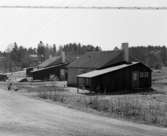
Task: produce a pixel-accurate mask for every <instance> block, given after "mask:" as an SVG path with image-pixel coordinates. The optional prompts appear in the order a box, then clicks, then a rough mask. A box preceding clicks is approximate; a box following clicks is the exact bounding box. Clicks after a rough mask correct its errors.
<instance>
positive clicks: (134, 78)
mask: <svg viewBox="0 0 167 136" xmlns="http://www.w3.org/2000/svg"><path fill="white" fill-rule="evenodd" d="M136 80H137V73H136V72H134V73H133V81H136Z"/></svg>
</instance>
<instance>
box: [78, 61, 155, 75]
mask: <svg viewBox="0 0 167 136" xmlns="http://www.w3.org/2000/svg"><path fill="white" fill-rule="evenodd" d="M137 64H139V65H142V66H144V67H145V68H146V69H148V70H149V71H152V70H151V69H150V68H149V67H147V66H146V65H144V64H143V63H140V62H132V63H129V64H121V65H117V66H113V67H109V68H104V69H100V70H93V71H90V72H87V73H83V74H80V75H78V76H77V77H79V78H93V77H97V76H100V75H104V74H107V73H111V72H114V71H118V70H120V69H125V68H127V67H131V66H134V65H137Z"/></svg>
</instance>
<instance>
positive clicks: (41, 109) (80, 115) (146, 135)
mask: <svg viewBox="0 0 167 136" xmlns="http://www.w3.org/2000/svg"><path fill="white" fill-rule="evenodd" d="M0 136H167V128H159V127H153V126H147V125H141V124H135V123H131V122H126V121H119V120H116V119H111V118H107V117H101V116H98V115H93V114H89V113H84V112H81V111H77V110H73V109H69V108H66V107H63V106H60V105H56V104H55V103H50V102H46V101H42V100H37V99H34V98H29V97H26V96H23V95H21V94H19V93H16V92H9V91H5V90H2V89H0Z"/></svg>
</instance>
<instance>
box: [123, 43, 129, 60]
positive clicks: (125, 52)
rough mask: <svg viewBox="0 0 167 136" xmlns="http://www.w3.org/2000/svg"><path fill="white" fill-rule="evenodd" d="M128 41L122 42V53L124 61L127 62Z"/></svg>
mask: <svg viewBox="0 0 167 136" xmlns="http://www.w3.org/2000/svg"><path fill="white" fill-rule="evenodd" d="M128 45H129V43H122V50H123V55H124V61H126V62H129V47H128Z"/></svg>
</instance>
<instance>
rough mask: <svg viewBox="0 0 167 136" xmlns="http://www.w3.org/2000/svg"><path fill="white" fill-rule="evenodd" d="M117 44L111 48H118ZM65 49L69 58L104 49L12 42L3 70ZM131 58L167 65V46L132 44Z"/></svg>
mask: <svg viewBox="0 0 167 136" xmlns="http://www.w3.org/2000/svg"><path fill="white" fill-rule="evenodd" d="M118 49H119V48H118V47H117V46H116V47H115V48H114V49H111V50H118ZM61 51H64V52H65V54H66V57H67V58H68V59H71V61H72V60H74V59H76V58H77V57H80V56H81V55H83V54H85V53H86V52H90V51H103V49H102V48H101V46H100V45H98V46H97V45H90V44H87V45H85V44H81V43H68V44H64V45H57V44H47V43H44V42H42V41H40V42H39V43H38V44H37V46H36V48H25V47H24V46H22V45H19V44H18V43H16V42H15V43H13V44H11V45H10V46H9V47H8V48H7V49H6V50H5V51H3V52H2V51H1V52H0V66H1V69H0V71H1V72H14V71H18V70H23V69H24V68H27V67H34V66H37V65H38V64H40V63H41V62H43V61H45V60H47V59H48V58H49V57H53V56H59V55H60V53H61ZM129 53H130V59H131V60H132V61H140V62H143V63H145V64H146V65H148V66H150V67H151V68H155V69H160V68H161V67H162V66H167V48H166V47H165V45H162V46H160V45H157V46H156V45H148V46H134V47H133V46H132V47H130V48H129ZM132 56H133V57H132Z"/></svg>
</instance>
